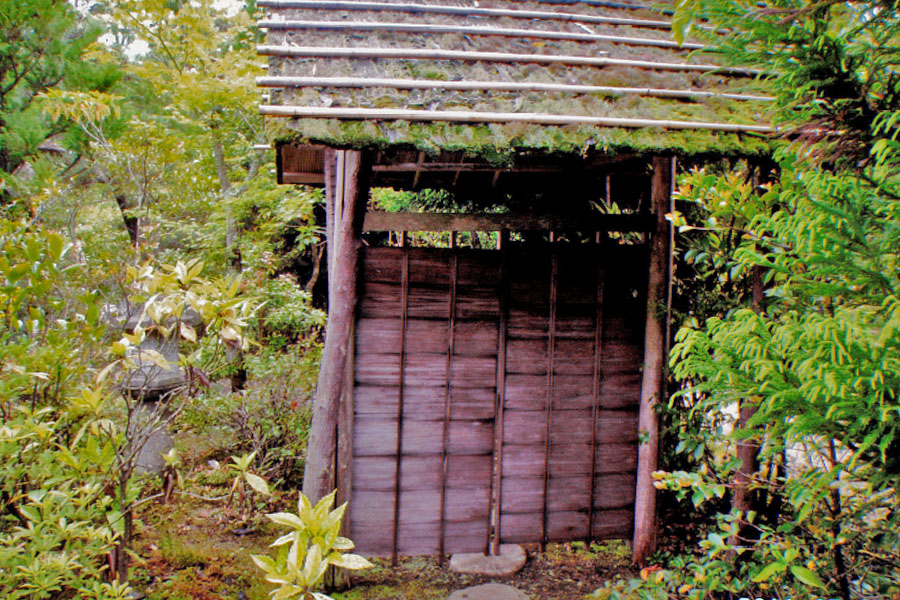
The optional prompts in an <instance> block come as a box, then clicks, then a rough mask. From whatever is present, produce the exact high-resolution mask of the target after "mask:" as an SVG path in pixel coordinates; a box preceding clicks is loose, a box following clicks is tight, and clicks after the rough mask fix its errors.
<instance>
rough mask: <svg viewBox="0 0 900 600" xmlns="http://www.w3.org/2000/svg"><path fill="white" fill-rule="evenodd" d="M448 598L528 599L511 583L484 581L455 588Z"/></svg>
mask: <svg viewBox="0 0 900 600" xmlns="http://www.w3.org/2000/svg"><path fill="white" fill-rule="evenodd" d="M448 600H529V598H528V596H526V595H525V594H524V593H523V592H520V591H519V590H517V589H516V588H514V587H513V586H511V585H503V584H502V583H485V584H484V585H476V586H474V587H468V588H465V589H462V590H456V591H455V592H453V593H452V594H450V598H449V599H448Z"/></svg>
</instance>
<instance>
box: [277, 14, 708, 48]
mask: <svg viewBox="0 0 900 600" xmlns="http://www.w3.org/2000/svg"><path fill="white" fill-rule="evenodd" d="M259 26H260V28H262V29H269V30H307V31H368V32H389V33H425V34H430V35H434V34H443V33H446V34H453V35H476V36H497V37H512V38H528V39H536V40H555V41H563V42H582V43H595V42H609V43H613V44H623V45H627V46H652V47H656V48H673V49H676V50H702V49H703V48H704V46H703V45H702V44H695V43H691V42H684V43H681V44H679V43H678V42H676V41H675V40H659V39H653V38H643V37H633V36H622V35H605V34H599V33H573V32H570V31H541V30H537V29H514V28H506V27H479V26H472V25H442V24H436V23H380V22H372V21H288V20H285V21H275V20H265V21H260V22H259Z"/></svg>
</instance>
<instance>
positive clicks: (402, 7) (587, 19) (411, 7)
mask: <svg viewBox="0 0 900 600" xmlns="http://www.w3.org/2000/svg"><path fill="white" fill-rule="evenodd" d="M256 4H257V6H259V7H262V8H274V9H282V10H286V9H295V10H354V11H378V12H399V13H415V14H432V15H458V16H465V17H498V18H510V19H529V20H547V21H565V22H569V23H592V24H596V25H625V26H628V27H641V28H647V29H671V28H672V25H671V23H669V22H668V21H655V20H652V19H633V18H628V17H604V16H599V15H585V14H578V13H557V12H550V11H542V10H518V9H506V8H481V7H474V6H439V5H435V4H394V3H391V2H347V1H340V0H259V1H258V2H257V3H256Z"/></svg>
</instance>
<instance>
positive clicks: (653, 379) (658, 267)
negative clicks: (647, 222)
mask: <svg viewBox="0 0 900 600" xmlns="http://www.w3.org/2000/svg"><path fill="white" fill-rule="evenodd" d="M674 161H675V159H674V158H668V157H664V156H654V157H653V179H652V191H651V210H652V211H653V214H654V215H655V216H656V231H655V232H654V234H653V237H652V238H651V239H650V260H649V263H650V264H649V267H648V268H649V274H648V278H647V317H646V322H645V326H644V371H643V378H642V381H641V404H640V409H639V415H638V431H639V433H640V435H641V440H642V441H641V442H639V444H638V465H637V480H636V488H635V498H634V538H633V540H632V560H633V561H634V562H635V563H636V564H641V563H643V562H644V561H645V560H646V559H647V557H648V556H650V554H651V553H652V552H653V550H654V549H655V547H656V488H655V487H654V486H653V472H654V471H655V470H656V466H657V460H658V454H659V419H658V417H657V415H656V411H655V410H654V407H655V406H656V404H658V403H659V402H660V401H661V400H663V398H662V393H663V378H664V374H665V361H666V355H665V348H666V340H665V332H666V321H667V320H668V315H667V314H666V313H665V307H666V292H667V289H668V283H667V282H668V278H669V273H668V264H669V253H670V252H671V247H670V245H669V239H670V235H671V234H670V227H671V223H670V222H669V221H668V220H667V219H666V214H667V213H671V211H672V209H671V203H672V171H673V166H674Z"/></svg>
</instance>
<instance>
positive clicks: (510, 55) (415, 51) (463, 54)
mask: <svg viewBox="0 0 900 600" xmlns="http://www.w3.org/2000/svg"><path fill="white" fill-rule="evenodd" d="M257 52H258V53H259V54H261V55H263V56H282V57H294V58H347V59H362V58H378V59H382V58H383V59H400V60H458V61H470V62H496V63H518V64H541V65H567V66H581V67H633V68H636V69H651V70H660V71H693V72H698V73H719V74H721V75H737V76H742V77H758V76H762V75H764V73H763V72H762V71H759V70H756V69H743V68H738V67H722V66H720V65H711V64H688V63H680V62H675V63H673V62H658V61H652V60H632V59H625V58H609V57H605V56H574V55H561V54H523V53H515V52H478V51H466V50H432V49H420V48H339V47H324V46H271V45H263V46H259V47H258V48H257Z"/></svg>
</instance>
